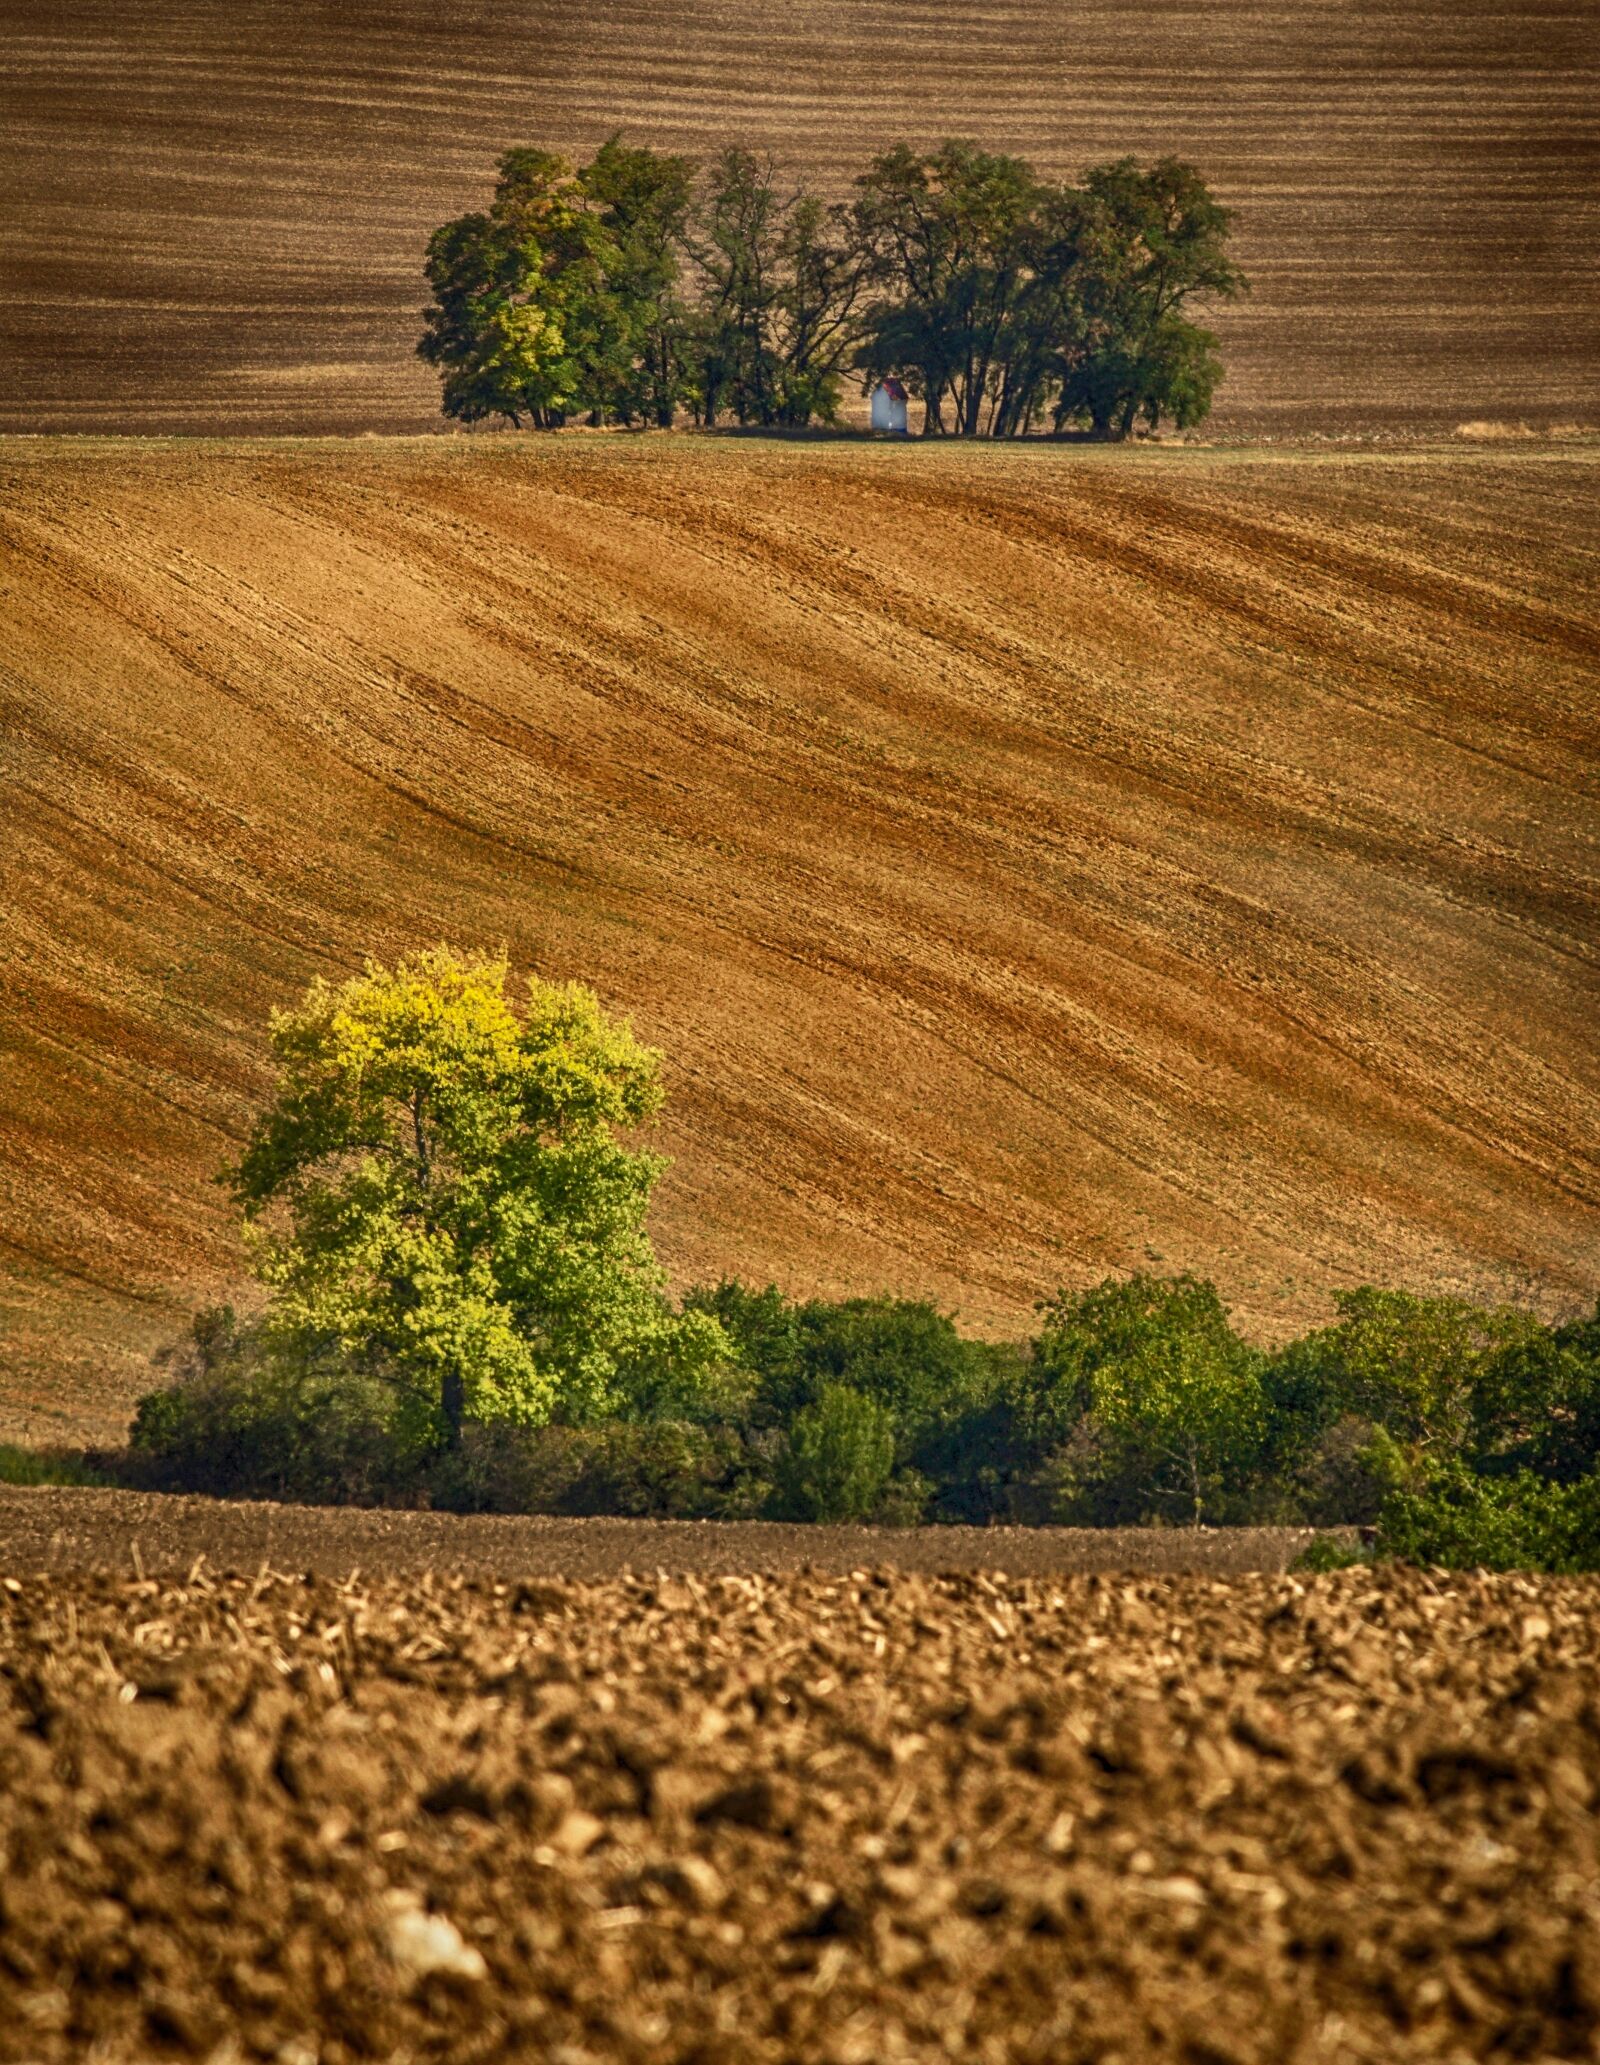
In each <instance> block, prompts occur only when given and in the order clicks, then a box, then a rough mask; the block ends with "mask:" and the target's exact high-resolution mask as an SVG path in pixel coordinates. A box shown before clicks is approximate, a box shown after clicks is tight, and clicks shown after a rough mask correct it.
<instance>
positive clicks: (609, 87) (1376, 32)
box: [0, 0, 1600, 435]
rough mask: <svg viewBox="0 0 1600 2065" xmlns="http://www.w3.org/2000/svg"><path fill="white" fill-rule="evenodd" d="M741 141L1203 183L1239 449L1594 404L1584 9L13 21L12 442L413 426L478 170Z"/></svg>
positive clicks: (266, 8) (283, 1) (2, 127)
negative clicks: (504, 155) (1240, 281)
mask: <svg viewBox="0 0 1600 2065" xmlns="http://www.w3.org/2000/svg"><path fill="white" fill-rule="evenodd" d="M618 128H620V129H621V130H622V131H623V133H624V135H625V136H626V138H627V139H628V140H629V141H630V142H636V143H647V144H652V145H655V146H657V147H659V148H665V149H672V150H685V151H689V152H691V153H693V154H695V155H697V156H699V157H700V158H702V159H704V158H706V157H708V156H710V155H711V154H712V153H713V152H714V151H716V150H717V149H719V148H721V147H722V146H724V145H726V144H729V143H737V144H743V145H748V146H750V147H751V148H754V149H756V150H771V151H775V152H776V153H777V154H778V157H779V159H780V161H781V163H782V165H783V168H784V170H785V172H786V174H789V175H793V176H804V177H805V178H807V179H808V180H810V181H812V182H813V183H814V184H815V185H816V186H817V187H818V188H819V189H820V190H821V191H823V192H825V193H827V194H829V195H830V196H831V195H840V194H844V193H847V192H848V190H849V183H850V181H851V180H852V179H853V178H854V177H855V175H856V174H857V173H858V172H859V171H860V170H861V169H862V168H863V167H864V165H865V163H866V160H867V158H868V157H869V155H870V154H871V153H872V152H874V151H877V150H880V149H883V148H884V147H886V146H888V145H889V144H891V143H894V142H896V141H899V140H906V141H910V142H912V143H914V144H917V145H920V146H926V145H931V144H932V143H934V142H936V141H938V140H939V139H940V138H942V137H945V136H971V137H976V138H978V139H980V140H981V141H982V142H984V143H985V144H987V145H988V146H989V147H990V148H993V149H999V150H1004V151H1020V152H1023V153H1024V154H1026V155H1028V156H1029V157H1031V158H1032V159H1033V160H1034V161H1035V162H1036V163H1037V164H1038V165H1039V166H1040V168H1041V169H1042V170H1044V171H1047V172H1049V173H1052V174H1055V175H1062V176H1071V177H1076V176H1077V175H1078V174H1079V173H1080V172H1081V171H1082V169H1083V168H1084V167H1085V166H1086V165H1087V164H1089V163H1091V162H1094V161H1101V160H1104V159H1106V158H1116V157H1120V156H1123V155H1124V154H1126V153H1129V152H1136V153H1138V154H1140V155H1142V156H1146V157H1151V156H1155V155H1159V154H1161V153H1164V152H1177V153H1179V154H1180V155H1182V156H1185V157H1188V158H1190V159H1192V160H1194V161H1195V162H1196V163H1197V164H1198V165H1199V166H1200V168H1201V170H1202V171H1203V173H1204V174H1205V175H1206V177H1207V178H1208V179H1209V180H1210V181H1211V182H1212V184H1213V185H1214V186H1215V188H1216V190H1217V192H1218V193H1219V195H1220V196H1221V198H1222V199H1223V200H1224V201H1225V202H1226V203H1227V204H1228V205H1229V206H1230V207H1232V208H1233V209H1234V210H1235V211H1236V217H1237V220H1236V242H1237V249H1238V255H1239V258H1240V260H1241V262H1242V263H1243V265H1244V267H1245V270H1246V271H1247V273H1248V274H1249V276H1250V278H1251V281H1252V285H1253V290H1254V291H1253V292H1252V294H1251V296H1250V298H1249V299H1248V301H1245V302H1243V303H1239V304H1236V305H1235V306H1232V307H1222V308H1219V309H1218V310H1216V311H1215V312H1214V318H1213V320H1214V325H1215V328H1216V330H1217V332H1218V334H1219V336H1220V337H1221V340H1222V351H1223V357H1224V361H1225V363H1226V365H1227V368H1228V375H1227V380H1226V384H1225V386H1224V388H1223V391H1222V408H1223V411H1224V416H1225V419H1226V420H1227V422H1228V423H1229V424H1230V426H1232V427H1234V428H1241V427H1248V428H1250V429H1252V430H1253V431H1256V432H1267V433H1282V432H1286V431H1288V432H1296V431H1306V430H1328V429H1330V428H1331V429H1333V430H1336V431H1339V432H1341V433H1346V434H1348V433H1350V432H1352V431H1354V432H1360V433H1364V434H1368V435H1371V434H1384V433H1387V432H1389V431H1392V430H1394V429H1395V428H1397V427H1398V428H1400V429H1403V430H1404V429H1415V428H1416V427H1417V426H1418V425H1427V426H1429V427H1433V428H1446V429H1447V428H1450V427H1452V426H1454V425H1455V424H1457V423H1459V422H1462V421H1463V420H1466V419H1472V418H1481V419H1490V420H1495V419H1508V418H1509V419H1510V420H1511V421H1513V422H1515V421H1517V420H1519V419H1521V418H1523V417H1529V418H1531V419H1532V420H1534V421H1535V422H1537V423H1539V424H1546V423H1550V422H1554V421H1559V420H1562V419H1563V418H1571V417H1574V416H1576V417H1578V418H1579V419H1580V420H1587V421H1589V422H1591V423H1593V422H1594V421H1595V420H1596V418H1597V416H1600V269H1597V266H1596V261H1595V253H1596V250H1597V248H1600V199H1597V189H1596V182H1595V177H1594V168H1595V163H1596V158H1597V153H1600V38H1597V37H1596V35H1595V33H1594V20H1593V13H1592V9H1590V8H1588V7H1586V6H1585V5H1584V4H1583V0H1517V4H1515V5H1509V6H1508V5H1505V4H1503V0H1408V4H1407V5H1406V6H1404V7H1393V6H1339V7H1330V6H1327V5H1321V4H1318V0H1226V4H1222V5H1216V4H1210V5H1204V6H1200V5H1195V4H1192V0H1075V4H1074V5H1073V6H1072V7H1071V8H1070V9H1064V8H1063V7H1062V6H1061V4H1060V0H1006V4H1005V5H1003V6H1001V5H995V4H978V5H973V4H967V0H918V4H917V5H915V6H910V7H908V6H904V5H895V6H891V5H889V4H888V0H745V4H743V5H741V6H739V7H727V6H720V5H714V4H711V0H590V4H587V5H585V6H582V7H576V6H572V5H570V4H566V0H471V4H470V5H467V6H463V7H453V8H442V7H439V6H436V5H431V4H427V0H361V4H360V5H354V4H345V5H340V6H330V5H308V4H305V0H182V4H177V0H144V4H142V5H141V6H140V7H139V8H138V9H137V11H136V14H134V13H130V10H129V9H128V8H127V7H126V6H119V5H114V4H112V0H52V4H51V5H50V6H49V7H47V8H41V7H39V6H38V5H37V4H36V0H0V193H3V194H4V196H5V204H4V205H5V210H6V215H7V223H6V237H5V240H4V246H3V257H0V363H3V364H4V366H5V368H6V378H5V382H4V388H3V391H0V425H3V426H4V427H7V428H13V429H20V430H63V429H65V430H122V431H127V430H206V431H238V430H257V431H284V430H290V431H307V430H313V431H321V430H341V431H348V430H365V429H371V430H385V431H392V430H407V429H422V428H426V427H428V426H429V425H430V424H431V423H437V421H438V417H437V407H438V387H437V383H436V381H435V379H434V376H433V375H432V374H431V373H430V372H429V371H428V370H427V369H426V368H425V367H423V366H422V365H421V364H420V363H419V362H418V361H417V360H416V358H415V357H414V356H413V350H414V346H415V343H416V339H417V335H418V331H419V328H420V323H419V316H418V311H419V310H420V308H421V306H422V304H423V302H424V301H425V299H426V289H425V285H424V282H423V278H422V257H423V251H424V248H425V245H426V241H427V237H428V234H429V232H430V231H431V230H432V229H433V228H434V227H435V225H437V224H438V223H440V222H442V221H444V220H445V219H446V218H447V217H450V216H453V215H455V214H458V213H460V212H461V211H462V210H464V209H467V208H477V207H480V206H481V205H482V204H483V202H484V200H485V199H486V197H487V194H488V191H489V187H490V183H491V180H492V177H493V166H494V162H495V160H496V158H497V157H498V156H499V155H500V153H501V152H503V151H505V150H507V149H509V148H510V147H512V146H513V145H518V144H538V145H544V146H546V147H553V148H556V149H558V150H563V151H567V152H569V153H576V154H578V155H587V154H588V153H590V152H592V151H593V150H594V149H595V148H596V147H597V146H598V145H599V144H600V143H601V142H602V141H603V140H604V139H605V137H607V136H608V135H610V134H611V133H612V132H613V131H614V130H617V129H618Z"/></svg>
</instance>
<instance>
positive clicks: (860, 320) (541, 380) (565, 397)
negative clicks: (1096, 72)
mask: <svg viewBox="0 0 1600 2065" xmlns="http://www.w3.org/2000/svg"><path fill="white" fill-rule="evenodd" d="M1228 225H1229V214H1228V211H1227V210H1226V209H1225V208H1223V207H1221V206H1220V205H1219V204H1218V202H1217V201H1216V200H1215V198H1214V197H1213V195H1212V194H1211V192H1210V190H1209V189H1208V188H1207V186H1206V184H1205V181H1204V180H1203V179H1202V178H1201V177H1200V175H1199V173H1198V172H1197V171H1195V169H1194V168H1193V167H1192V166H1190V165H1187V164H1185V163H1183V162H1182V161H1181V160H1179V159H1176V158H1170V157H1168V158H1161V159H1158V160H1157V161H1156V162H1155V163H1154V164H1152V165H1149V166H1141V165H1140V164H1139V163H1138V162H1137V161H1136V160H1134V159H1132V158H1122V159H1119V160H1117V161H1116V162H1115V163H1111V164H1106V165H1101V166H1097V167H1095V168H1094V169H1093V170H1091V171H1090V172H1089V173H1087V174H1086V175H1085V177H1084V179H1083V181H1082V183H1081V184H1080V185H1077V186H1072V185H1068V184H1063V183H1060V182H1056V181H1051V180H1047V179H1044V178H1041V177H1040V176H1039V174H1038V173H1036V172H1035V171H1034V169H1033V168H1032V167H1031V166H1030V165H1029V164H1027V163H1026V161H1025V160H1023V159H1021V158H1017V157H1010V156H1006V155H1003V154H999V153H995V152H990V151H984V150H980V149H979V148H978V146H977V145H976V144H973V143H964V142H947V143H945V144H943V145H942V146H941V147H940V148H939V149H938V150H936V151H933V152H931V153H927V154H918V153H917V152H914V151H912V150H911V149H909V148H908V147H906V146H905V145H899V146H897V147H896V148H895V149H893V150H890V151H886V152H884V153H882V154H881V155H880V156H878V157H876V158H874V159H873V160H872V162H871V164H870V165H869V167H868V169H867V170H866V171H865V172H864V173H862V175H861V176H860V178H858V179H857V180H856V182H855V189H854V197H853V198H852V199H851V200H849V201H838V202H832V203H828V202H824V201H823V200H821V199H820V198H819V197H817V196H816V195H814V194H812V193H809V192H807V191H806V190H805V189H804V188H797V187H791V186H786V185H785V184H783V183H782V182H781V181H780V179H779V177H778V174H777V171H776V168H775V167H774V165H773V163H772V161H771V159H770V158H764V157H760V156H758V155H757V154H755V153H754V152H752V151H748V150H743V149H729V150H725V151H723V152H722V153H721V154H720V155H719V156H718V157H716V158H715V159H714V160H713V161H712V162H711V163H710V164H709V165H708V166H706V167H704V168H700V167H698V166H696V165H695V164H694V163H693V162H692V161H691V160H689V159H687V158H684V157H678V156H673V155H670V154H666V153H662V152H657V151H651V150H646V149H641V148H636V147H630V146H626V145H624V144H623V143H622V142H621V141H620V140H619V139H617V138H613V139H612V140H611V141H610V142H609V143H607V144H606V145H605V146H604V147H603V148H602V149H601V150H600V151H599V152H598V153H597V154H596V156H595V157H594V159H593V160H592V161H591V162H590V163H589V164H587V165H583V166H578V167H574V166H573V165H571V164H570V163H569V162H568V161H567V160H566V159H564V158H561V157H558V156H556V155H555V154H553V153H551V152H548V151H539V150H514V151H510V152H508V153H507V154H506V155H505V156H504V157H503V158H502V159H501V160H500V165H499V179H498V183H497V184H496V187H495V191H494V197H493V199H492V201H491V203H490V205H489V207H488V209H487V210H486V211H483V212H475V213H471V214H467V215H462V216H459V217H457V218H456V219H455V220H454V221H452V222H447V223H445V224H444V225H443V226H442V227H441V228H439V229H438V230H436V231H435V232H434V234H433V237H432V239H431V240H430V242H429V245H428V254H427V275H428V281H429V284H430V286H431V288H432V290H433V295H434V300H433V303H432V305H431V306H430V307H429V308H428V309H427V310H426V312H425V316H424V324H425V327H424V332H423V336H422V340H421V342H420V344H419V345H418V347H417V349H418V352H419V354H420V355H421V357H423V358H424V359H426V360H427V361H428V363H429V364H431V365H434V366H436V367H438V369H439V371H440V374H441V377H442V381H443V407H444V412H445V414H446V415H449V416H455V417H459V418H461V419H463V420H464V421H468V422H471V421H476V420H479V419H481V418H484V417H488V416H501V417H504V418H506V419H507V420H509V421H510V422H511V423H513V424H520V423H524V422H526V423H529V424H532V425H535V426H537V427H540V428H552V427H556V426H558V425H560V424H563V423H565V422H567V421H569V420H570V419H572V418H573V417H575V416H579V417H587V418H588V419H589V420H590V421H591V422H594V423H619V424H625V425H626V424H656V425H659V426H661V427H667V426H669V425H671V424H672V423H673V422H674V421H675V420H676V418H677V416H678V413H679V412H680V411H686V412H687V413H688V414H689V415H690V416H692V418H693V419H694V421H696V422H697V423H700V424H706V425H711V424H716V423H718V422H719V421H721V420H723V419H725V418H727V417H732V418H733V419H734V420H736V421H737V422H739V423H741V424H754V425H764V426H790V427H795V426H802V425H805V424H808V423H812V422H822V423H832V422H834V421H835V420H836V418H837V415H838V411H839V407H840V403H841V399H842V396H843V392H844V386H845V383H846V381H847V380H848V379H849V378H850V377H851V376H852V375H853V376H856V377H858V378H860V379H861V380H862V382H863V384H867V385H870V384H871V383H872V382H873V381H875V380H877V379H879V378H882V377H884V376H886V375H889V374H894V375H897V376H898V377H899V378H900V379H901V380H903V381H904V383H905V384H906V386H907V387H908V388H909V390H910V391H911V392H912V393H913V394H914V395H916V396H918V397H919V398H920V399H921V400H922V401H923V403H924V405H925V422H926V432H927V434H928V435H930V436H938V435H943V434H957V435H961V436H967V437H975V436H979V435H986V436H994V437H1007V436H1019V435H1022V434H1024V433H1026V432H1028V431H1030V430H1033V429H1035V428H1038V427H1041V426H1049V427H1051V428H1052V429H1054V430H1055V431H1057V432H1061V431H1064V430H1066V429H1068V428H1070V427H1072V426H1083V427H1087V428H1088V429H1090V430H1092V431H1093V432H1094V433H1095V434H1097V435H1099V436H1115V437H1126V436H1127V435H1128V434H1129V433H1130V432H1131V431H1132V430H1133V428H1134V426H1135V424H1136V423H1138V422H1140V421H1143V422H1145V423H1147V424H1148V425H1150V426H1151V427H1152V428H1153V427H1155V426H1156V425H1158V424H1159V423H1160V421H1161V420H1162V418H1163V417H1164V416H1167V417H1171V418H1172V419H1173V420H1174V421H1175V422H1177V423H1178V424H1179V425H1180V426H1183V425H1187V424H1191V423H1196V422H1199V421H1200V420H1201V418H1203V417H1204V416H1205V414H1206V413H1207V411H1208V410H1209V408H1210V405H1211V398H1212V394H1213V391H1214V389H1215V387H1216V384H1217V382H1218V380H1219V379H1220V377H1221V366H1220V362H1219V360H1218V358H1217V355H1216V339H1215V337H1214V336H1213V335H1212V334H1211V333H1210V332H1209V331H1208V330H1206V329H1204V328H1202V327H1201V326H1200V325H1199V324H1197V323H1196V322H1195V321H1193V319H1192V317H1191V316H1190V314H1189V313H1188V310H1189V308H1190V305H1191V304H1192V303H1193V302H1195V301H1196V300H1197V299H1198V300H1200V301H1201V302H1204V301H1205V300H1206V299H1215V300H1227V299H1231V298H1232V297H1234V296H1235V295H1237V294H1239V293H1240V292H1241V291H1242V290H1243V288H1244V280H1243V278H1242V276H1241V274H1240V273H1239V271H1238V269H1237V268H1236V267H1235V266H1234V264H1233V263H1232V261H1231V259H1230V258H1229V256H1228V248H1227V247H1228Z"/></svg>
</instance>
